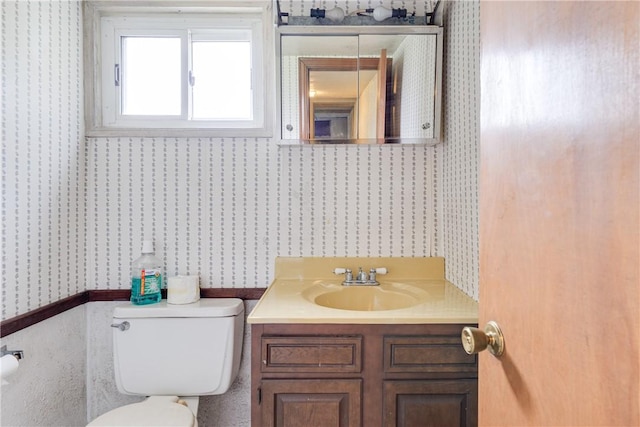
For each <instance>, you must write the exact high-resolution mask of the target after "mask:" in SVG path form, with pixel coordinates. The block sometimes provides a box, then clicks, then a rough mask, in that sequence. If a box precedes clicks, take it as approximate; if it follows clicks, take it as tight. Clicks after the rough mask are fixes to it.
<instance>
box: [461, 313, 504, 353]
mask: <svg viewBox="0 0 640 427" xmlns="http://www.w3.org/2000/svg"><path fill="white" fill-rule="evenodd" d="M460 338H461V339H462V347H464V351H466V352H467V353H468V354H474V353H479V352H481V351H482V350H485V349H487V348H488V349H489V352H490V353H491V354H493V355H494V356H496V357H498V356H501V355H502V353H504V336H503V335H502V331H501V330H500V326H498V324H497V323H496V322H494V321H493V320H492V321H489V322H488V323H487V325H486V326H485V327H484V331H483V330H481V329H478V328H472V327H470V326H467V327H465V328H463V329H462V334H461V337H460Z"/></svg>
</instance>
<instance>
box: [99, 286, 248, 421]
mask: <svg viewBox="0 0 640 427" xmlns="http://www.w3.org/2000/svg"><path fill="white" fill-rule="evenodd" d="M111 327H113V361H114V371H115V381H116V385H117V386H118V391H120V392H121V393H123V394H129V395H137V396H149V397H147V398H146V400H144V401H142V402H139V403H133V404H129V405H125V406H122V407H120V408H116V409H113V410H111V411H109V412H107V413H105V414H102V415H100V416H99V417H97V418H96V419H95V420H93V421H92V422H91V423H89V424H88V427H97V426H103V427H104V426H110V427H115V426H120V427H125V426H127V427H134V426H136V427H143V426H144V427H146V426H157V427H162V426H175V427H197V425H198V422H197V415H198V402H199V396H205V395H214V394H222V393H225V392H226V391H227V390H228V389H229V387H230V386H231V384H232V383H233V381H234V380H235V378H236V377H237V375H238V370H239V368H240V357H241V352H242V340H243V333H244V304H243V302H242V300H240V299H237V298H207V299H201V300H199V301H197V302H194V303H192V304H184V305H172V304H167V302H166V300H163V301H161V302H160V303H158V304H152V305H148V306H135V305H131V304H127V305H122V306H118V307H116V308H115V310H114V314H113V322H112V324H111Z"/></svg>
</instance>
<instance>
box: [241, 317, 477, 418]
mask: <svg viewBox="0 0 640 427" xmlns="http://www.w3.org/2000/svg"><path fill="white" fill-rule="evenodd" d="M464 326H467V325H452V324H443V325H440V324H423V325H402V324H399V325H390V324H385V325H370V324H367V325H355V324H354V325H344V324H253V325H252V327H251V334H252V335H251V340H252V342H251V344H252V351H251V358H252V360H251V370H252V372H251V384H252V390H251V399H252V401H251V424H252V426H253V427H267V426H277V427H289V426H296V427H298V426H304V427H330V426H336V427H338V426H339V427H352V426H364V427H371V426H385V427H386V426H388V427H395V426H402V427H412V426H413V427H417V426H420V427H427V426H439V427H442V426H456V427H457V426H476V425H477V412H478V391H477V378H478V367H477V358H476V356H475V355H468V354H466V353H465V352H464V350H463V349H462V345H461V344H460V332H461V330H462V328H463V327H464Z"/></svg>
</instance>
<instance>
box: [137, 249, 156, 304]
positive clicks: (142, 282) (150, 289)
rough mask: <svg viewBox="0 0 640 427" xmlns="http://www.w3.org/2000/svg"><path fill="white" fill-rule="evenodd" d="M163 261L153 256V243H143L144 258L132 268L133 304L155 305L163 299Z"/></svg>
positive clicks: (139, 259) (138, 260)
mask: <svg viewBox="0 0 640 427" xmlns="http://www.w3.org/2000/svg"><path fill="white" fill-rule="evenodd" d="M161 289H162V261H160V260H159V259H158V258H156V257H155V256H154V255H153V242H152V241H151V240H144V241H143V242H142V256H141V257H140V258H138V259H136V260H135V261H133V265H132V267H131V303H132V304H134V305H145V304H154V303H157V302H160V300H161V299H162V293H161V292H160V290H161Z"/></svg>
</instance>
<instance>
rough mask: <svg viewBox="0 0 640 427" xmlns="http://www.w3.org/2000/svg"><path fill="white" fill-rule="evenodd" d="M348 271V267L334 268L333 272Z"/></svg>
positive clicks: (342, 272)
mask: <svg viewBox="0 0 640 427" xmlns="http://www.w3.org/2000/svg"><path fill="white" fill-rule="evenodd" d="M346 272H347V269H346V268H334V269H333V274H344V273H346Z"/></svg>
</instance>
